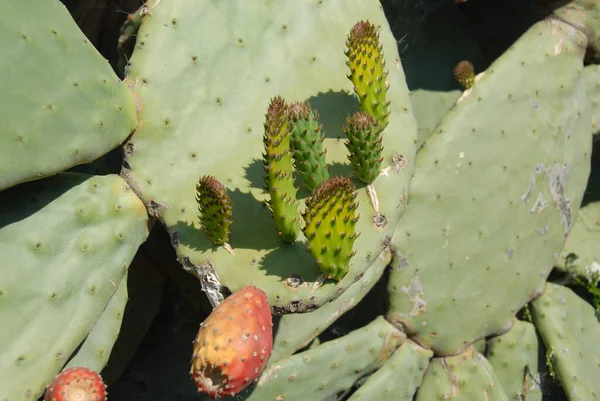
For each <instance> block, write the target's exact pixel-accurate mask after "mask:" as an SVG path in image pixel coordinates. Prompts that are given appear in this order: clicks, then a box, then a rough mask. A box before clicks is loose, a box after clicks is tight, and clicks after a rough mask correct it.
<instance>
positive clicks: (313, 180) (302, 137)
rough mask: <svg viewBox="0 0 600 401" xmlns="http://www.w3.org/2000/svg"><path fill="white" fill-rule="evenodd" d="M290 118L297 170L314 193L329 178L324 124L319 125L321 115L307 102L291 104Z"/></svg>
mask: <svg viewBox="0 0 600 401" xmlns="http://www.w3.org/2000/svg"><path fill="white" fill-rule="evenodd" d="M288 116H289V119H290V120H291V126H290V129H291V135H292V136H291V148H292V150H293V151H294V161H295V163H296V170H297V171H298V172H299V173H300V174H301V175H302V180H303V182H304V185H305V186H306V188H308V189H309V190H310V191H313V190H314V189H315V188H316V187H318V186H319V185H321V184H322V183H323V181H325V180H326V179H328V178H329V171H328V170H327V162H326V160H325V154H326V153H327V151H326V150H323V140H324V139H325V136H324V132H323V124H320V123H319V113H318V112H316V111H314V110H312V109H311V107H310V105H309V104H308V103H306V102H294V103H292V104H290V106H289V108H288Z"/></svg>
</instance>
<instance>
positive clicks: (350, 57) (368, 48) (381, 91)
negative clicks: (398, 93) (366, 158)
mask: <svg viewBox="0 0 600 401" xmlns="http://www.w3.org/2000/svg"><path fill="white" fill-rule="evenodd" d="M346 46H347V47H348V48H347V50H346V57H347V61H346V64H347V65H348V67H350V75H348V78H349V79H350V80H351V81H352V83H353V84H354V92H355V93H356V95H357V96H358V99H359V102H360V107H361V109H362V111H364V112H366V113H369V114H370V115H372V116H373V117H374V118H375V119H376V120H377V121H378V122H379V126H380V128H381V130H384V129H385V128H386V127H387V125H388V116H389V114H390V111H389V110H388V106H389V104H390V103H389V101H388V100H387V90H388V83H387V75H388V73H387V69H386V66H385V60H384V57H383V46H382V45H381V44H380V43H379V32H378V27H376V26H375V25H374V24H372V23H370V22H369V21H360V22H358V23H356V24H355V25H354V26H353V27H352V29H351V30H350V33H349V34H348V40H347V41H346Z"/></svg>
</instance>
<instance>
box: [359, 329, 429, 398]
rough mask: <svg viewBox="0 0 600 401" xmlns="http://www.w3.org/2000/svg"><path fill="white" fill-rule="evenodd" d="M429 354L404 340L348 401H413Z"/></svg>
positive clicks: (426, 365) (427, 364) (427, 351)
mask: <svg viewBox="0 0 600 401" xmlns="http://www.w3.org/2000/svg"><path fill="white" fill-rule="evenodd" d="M432 356H433V352H431V351H430V350H427V349H425V348H423V347H421V346H419V345H418V344H416V343H414V342H412V341H410V340H407V341H405V342H404V343H403V344H402V345H401V346H400V348H398V349H397V350H396V352H394V355H392V356H391V357H390V359H389V360H388V361H387V362H386V363H385V364H384V365H383V366H382V367H381V368H380V369H379V370H378V371H377V372H375V373H373V374H372V375H371V376H370V377H369V378H368V379H367V381H366V382H365V384H363V385H362V386H360V388H359V389H358V390H357V391H356V392H355V393H354V394H352V396H351V397H350V398H348V401H372V400H377V401H379V400H382V401H383V400H394V401H413V397H414V396H415V393H416V392H417V389H418V388H419V386H420V385H421V381H422V380H423V375H424V374H425V370H426V369H427V367H428V366H429V360H430V359H431V357H432Z"/></svg>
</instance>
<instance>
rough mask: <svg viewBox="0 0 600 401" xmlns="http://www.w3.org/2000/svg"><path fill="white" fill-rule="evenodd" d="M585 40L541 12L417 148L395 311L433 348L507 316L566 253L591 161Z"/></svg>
mask: <svg viewBox="0 0 600 401" xmlns="http://www.w3.org/2000/svg"><path fill="white" fill-rule="evenodd" d="M584 45H585V36H584V35H583V34H581V33H579V32H578V31H576V30H575V29H573V28H572V27H570V26H569V25H567V24H564V23H562V22H559V21H556V20H544V21H541V22H539V23H537V24H535V25H534V26H533V27H532V28H531V29H530V30H529V31H528V32H526V33H525V34H524V35H523V36H522V37H521V38H520V39H519V40H518V41H517V42H516V43H515V44H514V45H513V47H512V48H511V49H509V50H508V51H507V52H506V53H505V54H503V55H502V56H501V57H500V58H498V59H497V60H496V61H495V62H494V63H493V64H492V65H491V66H490V67H489V68H488V70H487V71H486V72H484V73H482V74H481V78H480V79H479V80H478V81H477V84H476V85H475V86H473V88H472V89H471V90H468V91H465V92H464V94H463V96H462V97H461V99H460V100H459V101H458V103H457V105H456V106H455V107H454V108H453V109H452V110H451V111H450V112H449V113H448V114H447V115H446V116H445V117H444V118H443V119H442V121H441V122H440V124H439V125H438V127H437V129H436V132H435V133H434V134H433V136H432V137H430V138H429V140H428V141H427V142H426V145H425V147H423V148H422V149H421V150H420V152H419V155H418V159H417V165H418V171H419V173H418V174H417V175H416V176H415V179H414V180H413V181H412V183H411V195H410V197H409V205H408V207H407V209H406V212H405V213H404V215H403V219H402V224H401V225H398V228H397V230H396V232H395V233H394V237H393V239H392V245H393V246H394V247H395V249H396V254H395V258H394V259H395V260H394V261H393V262H392V265H393V266H394V268H393V269H392V272H391V276H390V283H389V287H388V288H389V292H390V295H391V297H390V303H391V307H390V311H389V313H388V319H389V320H390V321H392V322H394V323H395V324H402V325H403V326H404V327H405V330H406V331H407V332H408V333H411V335H412V336H411V338H412V339H414V340H415V341H416V342H418V343H419V344H421V345H423V346H425V347H426V348H431V349H433V350H434V351H435V352H436V354H438V355H453V354H456V353H458V352H460V351H461V350H462V349H464V348H465V347H466V346H468V345H470V344H472V343H474V342H475V341H477V340H479V339H481V338H484V337H487V336H489V335H491V334H494V333H499V332H502V331H503V330H506V329H507V328H508V327H510V324H511V322H512V318H513V317H514V316H515V314H516V313H517V311H519V310H520V309H521V307H522V306H523V305H524V304H526V303H527V302H528V301H529V300H531V299H532V298H534V297H535V296H537V295H538V294H539V293H540V292H541V291H542V289H543V284H544V282H545V280H546V278H547V276H548V274H549V273H550V271H551V270H552V267H553V264H554V262H555V260H556V259H557V258H558V256H559V254H560V251H561V249H562V247H563V244H564V241H565V238H566V236H567V234H568V233H569V230H570V229H571V227H572V225H573V224H574V222H575V219H576V217H577V212H578V209H579V205H580V203H581V199H582V196H583V192H584V189H585V187H586V184H587V180H588V176H589V171H590V156H591V143H592V135H591V126H590V111H589V104H588V100H587V90H586V88H585V80H584V79H583V78H582V71H583V62H582V60H583V55H584V52H585V46H584ZM515 71H518V76H519V79H518V80H516V79H514V76H515ZM557 77H559V78H557ZM507 115H509V116H511V118H506V116H507ZM491 177H493V178H491Z"/></svg>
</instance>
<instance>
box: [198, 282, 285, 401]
mask: <svg viewBox="0 0 600 401" xmlns="http://www.w3.org/2000/svg"><path fill="white" fill-rule="evenodd" d="M272 348H273V320H272V316H271V307H270V306H269V303H268V300H267V295H266V294H265V293H264V291H262V290H261V289H259V288H256V287H254V286H248V287H244V288H242V289H241V290H239V291H237V292H235V293H234V294H232V295H230V296H229V297H228V298H226V299H225V300H224V301H223V302H221V303H220V304H219V305H218V306H217V307H216V308H215V309H214V310H213V311H212V312H211V314H210V315H209V316H208V317H207V318H206V320H204V322H202V324H200V330H199V331H198V335H197V336H196V339H195V340H194V354H193V359H192V368H191V371H190V374H191V375H192V379H193V380H194V383H195V384H196V387H198V391H202V392H204V393H206V394H208V395H209V396H211V397H213V398H219V397H226V396H230V395H235V394H237V393H239V392H240V391H242V390H243V389H245V388H246V387H248V386H249V385H250V384H251V383H252V382H253V381H254V380H256V379H257V378H258V377H259V376H260V375H261V373H262V372H263V370H264V368H265V365H266V364H267V360H268V359H269V356H270V355H271V349H272Z"/></svg>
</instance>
